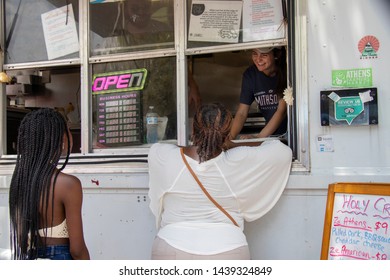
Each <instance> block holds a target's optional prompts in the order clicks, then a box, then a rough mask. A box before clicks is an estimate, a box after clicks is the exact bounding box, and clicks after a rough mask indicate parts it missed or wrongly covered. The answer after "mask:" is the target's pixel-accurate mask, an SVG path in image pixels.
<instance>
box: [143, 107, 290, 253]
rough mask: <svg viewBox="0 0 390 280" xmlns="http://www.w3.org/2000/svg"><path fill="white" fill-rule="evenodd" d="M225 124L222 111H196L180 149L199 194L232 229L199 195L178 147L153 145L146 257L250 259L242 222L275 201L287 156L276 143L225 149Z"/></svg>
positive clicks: (281, 186)
mask: <svg viewBox="0 0 390 280" xmlns="http://www.w3.org/2000/svg"><path fill="white" fill-rule="evenodd" d="M231 123H232V116H231V114H230V112H229V111H228V110H226V109H225V108H224V107H223V106H222V105H220V104H209V105H203V106H201V107H200V108H199V110H198V111H197V113H196V114H195V117H194V123H193V133H192V141H193V145H192V146H189V147H184V148H183V149H182V150H183V153H184V158H185V159H186V161H187V162H188V164H189V166H190V167H191V168H192V169H193V171H194V173H195V174H196V176H197V177H198V179H199V181H200V182H201V183H202V184H203V186H204V188H205V189H206V190H207V191H208V193H209V194H210V196H211V197H212V198H213V199H214V200H215V201H216V202H217V203H218V204H220V206H222V208H223V209H224V210H225V211H227V212H228V213H229V214H230V215H231V217H232V219H233V220H234V221H235V222H236V223H237V226H236V225H234V224H233V222H232V221H231V220H230V219H229V218H228V216H227V215H225V214H224V213H223V212H222V211H221V210H220V209H219V208H218V207H217V206H216V205H215V204H214V203H213V202H212V201H211V200H210V199H209V198H208V197H207V196H206V194H205V193H204V192H203V191H202V189H201V187H200V186H199V185H198V183H197V181H196V180H195V178H194V177H193V176H192V175H191V173H190V171H189V169H188V168H187V166H186V164H185V163H184V161H183V158H182V156H181V148H180V147H178V146H176V145H172V144H160V143H157V144H154V145H153V146H152V147H151V150H150V152H149V158H148V161H149V197H150V208H151V210H152V212H153V214H154V215H155V217H156V226H157V228H158V233H157V237H156V238H155V241H154V243H153V248H152V259H250V254H249V248H248V244H247V241H246V237H245V235H244V233H243V230H244V221H248V222H250V221H254V220H256V219H259V218H260V217H262V216H263V215H264V214H266V213H267V212H268V211H269V210H270V209H271V208H272V207H273V206H274V205H275V203H276V202H277V201H278V199H279V197H280V196H281V194H282V192H283V190H284V188H285V186H286V184H287V180H288V177H289V174H290V167H291V160H292V152H291V149H290V148H289V147H288V146H286V145H285V144H283V143H281V142H280V141H279V140H270V141H266V142H264V143H262V144H260V143H259V142H258V143H257V146H251V147H250V146H240V147H234V148H231V149H229V150H225V148H224V147H226V143H225V141H226V140H227V137H228V134H229V131H230V128H231ZM252 145H253V143H252ZM230 146H238V145H230Z"/></svg>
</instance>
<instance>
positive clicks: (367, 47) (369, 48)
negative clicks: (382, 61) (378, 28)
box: [358, 35, 380, 59]
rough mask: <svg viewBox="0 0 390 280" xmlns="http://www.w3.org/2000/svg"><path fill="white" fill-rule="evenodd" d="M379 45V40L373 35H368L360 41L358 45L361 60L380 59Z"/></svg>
mask: <svg viewBox="0 0 390 280" xmlns="http://www.w3.org/2000/svg"><path fill="white" fill-rule="evenodd" d="M379 45H380V44H379V41H378V39H377V38H376V37H375V36H372V35H367V36H365V37H363V38H362V39H360V41H359V44H358V49H359V52H360V53H361V56H360V59H372V58H378V55H377V52H378V50H379Z"/></svg>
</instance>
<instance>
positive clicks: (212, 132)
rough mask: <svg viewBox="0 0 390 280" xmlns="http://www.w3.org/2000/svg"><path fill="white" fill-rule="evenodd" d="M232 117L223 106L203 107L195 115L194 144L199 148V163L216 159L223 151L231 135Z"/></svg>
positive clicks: (216, 104) (214, 104)
mask: <svg viewBox="0 0 390 280" xmlns="http://www.w3.org/2000/svg"><path fill="white" fill-rule="evenodd" d="M231 123H232V115H231V113H230V111H229V110H227V109H226V108H225V107H224V106H223V105H222V104H219V103H212V104H206V105H202V106H201V107H200V108H199V109H198V110H197V112H196V113H195V117H194V123H193V132H192V142H193V145H194V146H196V147H197V150H196V152H197V154H198V156H199V162H203V161H207V160H209V159H212V158H214V157H215V156H217V155H218V154H220V153H221V152H222V151H223V144H224V142H225V140H226V138H227V136H228V135H229V132H230V127H231Z"/></svg>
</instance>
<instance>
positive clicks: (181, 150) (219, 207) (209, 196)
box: [180, 148, 238, 226]
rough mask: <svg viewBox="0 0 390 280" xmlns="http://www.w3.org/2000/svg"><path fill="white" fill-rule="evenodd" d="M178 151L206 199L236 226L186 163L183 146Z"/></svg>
mask: <svg viewBox="0 0 390 280" xmlns="http://www.w3.org/2000/svg"><path fill="white" fill-rule="evenodd" d="M180 153H181V157H182V158H183V161H184V163H185V164H186V166H187V168H188V170H189V171H190V173H191V175H192V177H194V179H195V181H196V182H197V183H198V185H199V186H200V188H201V189H202V191H203V192H204V193H205V195H206V196H207V197H208V199H210V200H211V202H212V203H214V204H215V206H217V207H218V209H219V210H221V211H222V212H223V213H224V214H225V215H226V216H227V217H228V218H229V219H230V220H231V221H232V223H233V224H234V225H235V226H238V224H237V222H236V221H235V220H234V218H233V217H232V216H230V214H229V213H228V212H227V211H226V210H225V209H223V207H222V206H221V205H219V204H218V202H216V201H215V199H214V198H212V196H211V195H210V194H209V193H208V191H207V190H206V189H205V187H204V186H203V184H202V183H201V182H200V181H199V179H198V176H196V174H195V172H194V171H193V170H192V168H191V166H190V165H189V164H188V162H187V160H186V158H185V156H184V151H183V148H180Z"/></svg>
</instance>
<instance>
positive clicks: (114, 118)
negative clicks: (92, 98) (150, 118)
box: [96, 92, 142, 147]
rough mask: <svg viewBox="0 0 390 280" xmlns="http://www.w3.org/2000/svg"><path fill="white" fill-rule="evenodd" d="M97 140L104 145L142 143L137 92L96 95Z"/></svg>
mask: <svg viewBox="0 0 390 280" xmlns="http://www.w3.org/2000/svg"><path fill="white" fill-rule="evenodd" d="M96 100H97V107H96V108H97V125H98V127H97V142H98V143H99V144H101V145H104V146H108V147H110V146H120V145H131V144H140V143H142V113H141V105H140V94H139V92H138V93H137V92H129V93H110V94H104V95H98V96H97V99H96Z"/></svg>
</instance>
